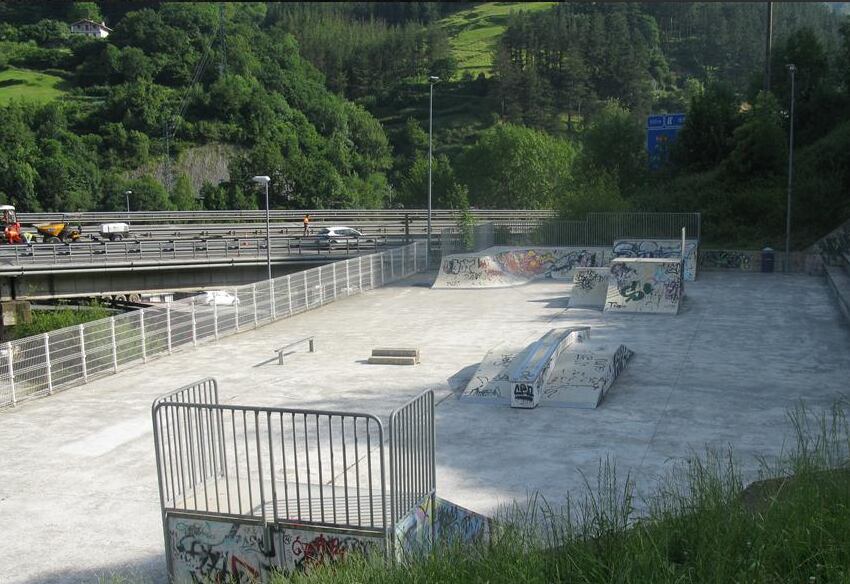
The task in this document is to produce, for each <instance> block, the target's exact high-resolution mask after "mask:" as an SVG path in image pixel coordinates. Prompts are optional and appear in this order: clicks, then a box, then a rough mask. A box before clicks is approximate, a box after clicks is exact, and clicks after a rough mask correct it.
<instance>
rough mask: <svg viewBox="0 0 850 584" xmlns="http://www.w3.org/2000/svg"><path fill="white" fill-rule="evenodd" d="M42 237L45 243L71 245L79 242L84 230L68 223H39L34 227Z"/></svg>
mask: <svg viewBox="0 0 850 584" xmlns="http://www.w3.org/2000/svg"><path fill="white" fill-rule="evenodd" d="M33 227H35V230H36V231H38V233H39V235H41V237H42V240H43V241H44V243H70V242H72V241H77V240H78V239H79V238H80V235H81V234H82V231H83V228H82V227H81V226H79V225H77V226H76V227H74V226H72V225H69V224H68V223H39V224H37V225H33Z"/></svg>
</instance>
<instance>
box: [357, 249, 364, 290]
mask: <svg viewBox="0 0 850 584" xmlns="http://www.w3.org/2000/svg"><path fill="white" fill-rule="evenodd" d="M357 291H358V292H360V293H361V294H362V293H363V256H358V257H357Z"/></svg>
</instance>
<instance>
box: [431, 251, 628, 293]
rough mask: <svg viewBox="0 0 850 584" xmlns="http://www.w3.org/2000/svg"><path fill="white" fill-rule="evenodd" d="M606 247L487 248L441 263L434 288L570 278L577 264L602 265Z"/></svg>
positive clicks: (604, 259) (607, 257)
mask: <svg viewBox="0 0 850 584" xmlns="http://www.w3.org/2000/svg"><path fill="white" fill-rule="evenodd" d="M610 257H611V250H610V248H605V247H490V248H487V249H485V250H482V251H480V252H475V253H464V254H452V255H449V256H446V257H444V258H443V260H442V261H441V262H440V271H439V273H438V274H437V279H436V280H435V281H434V285H433V287H434V288H505V287H509V286H519V285H522V284H526V283H528V282H531V281H532V280H539V279H544V278H553V279H557V280H569V279H571V278H572V277H573V270H574V269H575V268H577V267H579V266H582V267H588V266H603V265H605V263H606V261H607V260H608V259H609V258H610Z"/></svg>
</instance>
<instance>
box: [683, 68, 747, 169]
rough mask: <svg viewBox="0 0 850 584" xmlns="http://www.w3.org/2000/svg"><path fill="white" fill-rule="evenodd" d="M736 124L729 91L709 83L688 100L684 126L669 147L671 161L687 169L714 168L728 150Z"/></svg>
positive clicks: (725, 87) (734, 107) (723, 85)
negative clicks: (670, 147) (670, 149)
mask: <svg viewBox="0 0 850 584" xmlns="http://www.w3.org/2000/svg"><path fill="white" fill-rule="evenodd" d="M738 123H739V116H738V103H737V99H736V98H735V93H734V92H733V91H732V88H731V87H730V86H728V85H726V84H725V83H720V82H713V83H710V84H709V85H708V86H707V87H706V88H705V91H704V92H703V93H702V94H696V95H694V97H693V99H691V106H690V107H689V108H688V113H687V116H686V117H685V125H684V127H683V128H682V130H681V131H680V132H679V136H678V138H677V140H676V144H675V146H674V147H673V151H672V158H673V160H674V161H675V162H677V163H678V164H679V165H680V166H682V167H684V168H688V169H691V170H704V169H709V168H713V167H716V166H717V165H719V164H720V162H721V161H722V160H723V159H724V158H726V156H727V155H728V154H729V152H730V151H731V150H732V147H733V145H734V143H733V140H732V133H733V132H734V131H735V128H736V127H737V126H738Z"/></svg>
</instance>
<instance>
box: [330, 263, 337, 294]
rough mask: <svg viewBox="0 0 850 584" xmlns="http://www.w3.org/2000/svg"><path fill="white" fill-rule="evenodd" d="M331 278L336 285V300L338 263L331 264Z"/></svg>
mask: <svg viewBox="0 0 850 584" xmlns="http://www.w3.org/2000/svg"><path fill="white" fill-rule="evenodd" d="M331 278H332V279H333V283H334V300H336V262H334V263H332V264H331Z"/></svg>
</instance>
